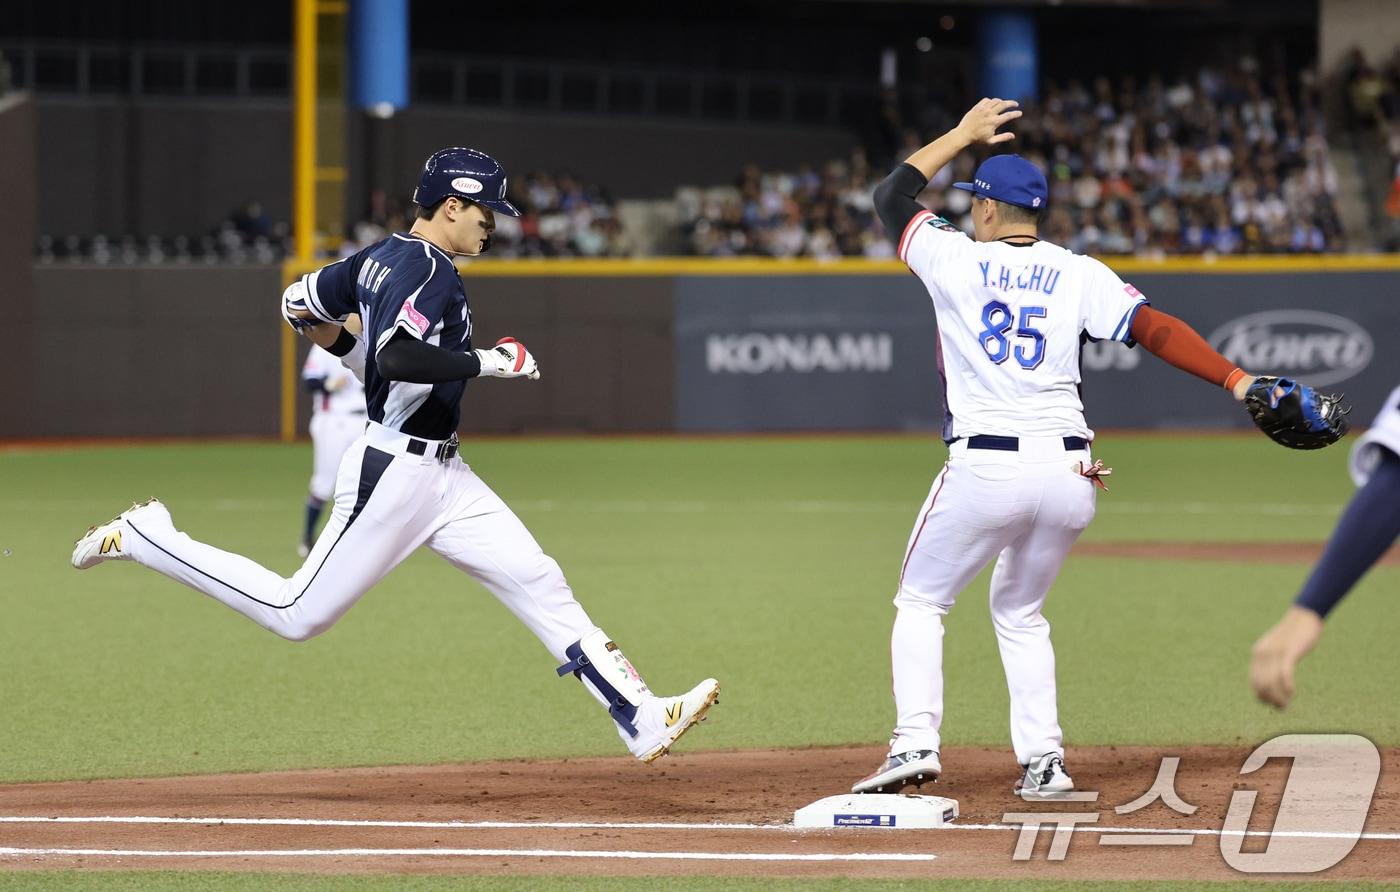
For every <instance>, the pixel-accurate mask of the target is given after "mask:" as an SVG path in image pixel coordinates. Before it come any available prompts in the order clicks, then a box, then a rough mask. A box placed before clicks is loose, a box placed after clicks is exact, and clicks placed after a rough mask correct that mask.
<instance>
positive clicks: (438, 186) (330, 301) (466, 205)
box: [73, 148, 719, 762]
mask: <svg viewBox="0 0 1400 892" xmlns="http://www.w3.org/2000/svg"><path fill="white" fill-rule="evenodd" d="M413 200H414V201H415V202H416V203H417V205H418V215H417V217H418V218H417V220H416V221H415V223H414V226H413V229H412V231H411V232H409V233H406V234H405V233H395V234H393V235H391V236H389V237H388V238H385V239H383V240H381V241H379V242H376V243H375V244H373V245H371V246H369V247H368V248H365V249H364V250H362V251H359V252H357V253H356V254H354V255H352V256H350V257H348V258H345V259H344V260H341V261H338V262H336V263H332V264H330V265H329V266H326V267H323V268H322V269H320V270H318V271H316V272H314V273H311V274H310V275H307V276H303V277H302V278H301V279H300V280H298V281H297V282H295V283H293V284H292V285H291V286H290V287H288V288H287V290H286V291H285V292H284V293H283V296H282V313H283V317H284V318H285V319H286V320H287V322H288V323H289V324H290V325H292V327H293V328H295V329H297V330H299V331H303V332H309V333H310V334H311V336H312V337H313V338H314V339H315V341H316V342H317V343H320V344H325V345H329V349H330V352H331V353H333V354H335V355H337V356H343V357H346V358H347V359H346V361H347V364H348V365H350V366H351V367H352V368H353V367H358V368H360V369H362V374H363V377H364V383H365V392H366V394H367V407H368V413H369V414H368V419H369V423H368V426H367V428H366V430H365V432H364V434H363V435H362V436H361V437H360V438H359V439H358V440H356V441H355V443H354V445H353V446H351V448H350V450H349V452H347V453H346V455H345V458H344V460H343V461H342V462H341V463H340V470H339V473H338V476H337V478H336V486H335V505H334V508H333V509H332V511H331V517H330V520H329V521H328V522H327V523H326V527H325V529H324V530H322V531H321V535H320V537H319V538H318V539H317V540H316V544H315V546H314V547H313V548H312V549H311V554H310V555H309V556H308V557H307V559H306V562H305V563H304V564H303V565H302V567H301V569H300V570H298V571H296V573H294V574H293V575H292V577H291V578H290V579H287V578H283V577H281V576H279V575H277V574H276V573H273V572H272V571H271V570H268V569H266V568H264V567H262V566H259V565H258V564H256V563H254V562H253V561H251V560H249V559H247V558H245V557H241V556H239V555H236V554H230V553H229V552H226V551H221V550H220V549H218V548H215V547H213V546H212V545H206V544H204V543H202V542H197V541H195V540H194V539H192V538H190V537H189V536H187V535H186V534H184V533H182V532H180V531H179V530H178V529H176V527H175V524H174V522H173V521H172V520H171V517H170V512H169V511H167V510H166V508H165V506H164V505H162V504H161V503H160V502H158V501H155V500H152V501H150V502H147V503H146V504H144V505H138V506H133V507H132V508H131V509H130V510H128V511H125V512H123V513H122V514H121V515H119V516H118V517H116V518H114V519H113V520H111V521H108V522H107V523H104V524H99V525H98V526H95V527H93V528H92V529H90V530H89V531H88V532H87V533H86V534H85V535H84V536H83V537H82V538H81V539H79V540H78V542H77V545H76V547H75V548H74V550H73V566H74V567H76V568H78V569H80V570H81V569H87V568H89V567H92V566H95V565H97V564H98V563H101V562H103V561H110V560H122V561H134V562H136V563H138V564H141V565H143V566H146V567H149V568H151V569H152V570H155V571H157V572H159V573H163V574H164V575H166V576H168V577H170V578H171V579H174V580H176V581H177V582H181V583H184V584H185V585H187V586H189V587H190V588H193V589H195V590H196V591H200V592H203V593H204V594H206V595H208V596H209V597H211V598H214V599H216V600H218V601H220V602H221V603H223V604H226V605H227V606H229V607H231V608H233V609H234V610H236V611H238V612H239V613H241V614H243V615H244V616H246V617H248V618H249V619H251V620H253V621H254V622H256V623H258V624H259V625H261V626H263V627H264V628H266V629H268V630H270V631H272V632H275V633H276V634H278V635H281V636H282V637H284V638H287V639H290V640H293V641H302V640H305V639H307V638H310V637H312V636H313V635H319V634H320V633H322V632H324V631H326V630H327V629H329V628H330V627H331V626H332V625H333V624H334V623H335V622H336V620H338V619H339V618H340V617H341V616H342V615H344V613H345V612H346V611H347V610H349V609H350V608H351V607H352V606H354V604H355V602H356V601H358V600H359V599H360V597H361V596H362V595H363V594H364V593H365V592H367V591H368V590H369V589H370V588H371V587H372V586H373V585H374V584H375V583H376V582H378V581H379V580H380V579H382V578H383V577H384V576H385V574H387V573H388V572H389V571H390V570H392V569H393V568H394V567H396V566H397V565H398V564H399V563H400V562H402V561H403V560H404V558H406V557H408V556H409V555H410V554H412V553H413V552H414V551H416V550H417V549H418V548H419V547H420V546H426V547H427V548H429V549H430V550H432V551H434V552H436V553H437V554H439V555H441V556H442V557H443V558H444V559H445V560H447V561H448V562H449V563H451V564H452V565H454V566H456V567H457V568H459V569H460V570H462V571H463V572H465V573H466V574H468V575H469V576H471V577H472V578H473V579H475V580H476V581H477V582H479V583H481V584H482V585H483V586H485V588H486V589H487V590H488V591H490V592H491V593H492V594H493V595H495V596H496V598H498V599H499V600H500V601H501V603H502V604H504V605H505V606H506V607H507V608H509V609H510V611H511V612H512V613H514V614H515V616H516V617H517V618H518V619H520V621H521V622H523V623H524V624H525V625H526V626H527V627H528V628H529V629H530V631H531V632H533V633H534V634H535V636H536V637H538V638H539V640H540V642H541V643H542V644H544V646H545V648H546V649H547V650H548V651H549V652H550V654H552V655H553V656H554V658H555V660H556V661H558V663H559V664H560V665H559V667H558V670H557V671H558V674H559V675H560V676H564V675H570V674H572V675H574V676H575V677H576V678H578V679H580V680H581V681H582V682H583V686H584V688H585V689H586V690H587V691H588V692H589V693H590V694H592V695H593V696H594V697H595V698H596V699H597V700H598V702H599V703H600V704H601V705H602V706H603V707H604V708H605V709H606V710H607V712H608V714H609V715H610V716H611V718H612V720H613V722H614V723H615V724H616V726H617V731H618V734H619V736H621V738H622V740H623V742H624V743H625V744H626V745H627V748H628V749H629V750H630V751H631V753H632V754H633V755H634V756H636V757H637V758H638V759H640V760H642V761H643V762H651V761H652V760H654V759H656V758H658V757H659V756H663V755H665V754H666V752H667V751H668V750H669V749H670V747H671V745H672V744H674V743H675V741H676V740H677V738H679V737H680V736H681V734H683V733H684V732H685V731H686V729H687V728H690V727H691V726H693V725H694V724H695V723H696V722H698V721H700V720H701V719H702V718H704V716H705V714H706V712H707V711H708V710H709V709H710V707H711V706H712V705H713V704H714V703H715V701H716V699H717V698H718V696H719V683H718V682H717V681H715V680H714V679H713V678H708V679H705V680H704V681H702V682H700V684H698V685H696V686H695V687H694V688H692V689H691V690H690V691H688V692H687V693H685V694H682V695H680V696H677V697H658V696H656V695H655V694H653V693H652V692H651V690H650V689H649V688H648V687H647V685H646V683H645V682H643V681H642V678H641V676H640V675H639V674H638V673H637V670H636V669H635V668H633V666H632V664H631V663H630V662H629V661H628V660H627V658H626V657H624V656H623V654H622V652H621V651H620V650H619V649H618V647H617V645H616V644H614V643H613V642H612V640H611V639H609V637H608V636H607V634H605V633H604V632H603V631H602V630H601V629H599V628H598V626H597V625H596V624H594V622H593V620H592V619H590V618H589V616H588V614H587V613H586V612H584V609H583V607H582V606H581V605H580V604H579V602H578V601H577V600H576V599H575V598H574V593H573V591H572V590H571V589H570V588H569V585H568V583H567V582H566V581H565V580H564V574H563V573H562V572H561V571H560V569H559V565H558V564H557V563H556V562H555V561H554V560H553V559H552V558H550V557H549V556H548V555H546V554H545V553H544V552H543V551H541V550H540V546H539V545H538V544H537V543H536V542H535V539H534V537H533V536H531V535H530V531H529V530H527V529H526V528H525V525H524V524H523V523H521V522H520V519H519V518H518V517H516V516H515V514H514V512H512V511H511V510H510V508H509V507H507V506H506V504H505V503H504V502H503V501H501V499H500V497H498V496H497V495H496V494H495V493H494V492H492V491H491V488H490V487H489V486H487V485H486V483H485V481H483V480H482V479H481V478H480V477H478V476H477V475H476V473H475V472H473V471H472V469H471V468H470V467H468V466H467V465H466V464H464V463H463V462H462V461H461V460H460V459H459V458H458V457H457V447H458V440H457V434H456V430H457V427H458V424H459V423H460V420H461V419H460V416H461V399H462V394H463V391H464V390H465V388H466V386H467V382H468V381H469V380H470V379H472V378H481V377H496V378H527V379H529V378H538V377H539V369H538V366H537V364H536V362H535V358H534V357H533V356H531V355H530V353H529V351H528V350H526V349H525V346H524V345H523V344H521V343H519V342H518V341H515V340H513V339H510V338H506V339H503V340H502V341H500V342H498V344H497V345H496V346H495V347H494V348H492V349H487V350H481V349H476V350H474V349H472V346H471V332H472V317H471V311H470V309H469V307H468V305H467V297H466V292H465V289H464V288H463V285H462V279H461V277H460V276H459V275H458V273H457V270H456V269H455V268H454V266H453V263H452V258H453V255H459V256H468V257H471V256H476V255H478V254H481V253H482V252H483V251H485V250H486V249H487V248H488V247H489V245H490V239H491V232H492V230H493V229H494V228H495V217H494V214H495V213H496V212H499V213H504V214H510V215H512V216H519V213H520V212H519V211H518V210H516V208H515V206H514V205H513V204H511V203H510V202H509V201H507V200H506V174H505V171H504V170H503V169H502V168H501V165H500V164H499V163H498V162H497V161H496V160H495V159H494V158H492V157H491V156H489V155H486V154H484V153H482V152H478V151H476V150H473V149H464V148H451V149H444V150H442V151H440V152H437V153H435V154H434V155H433V156H432V157H431V158H429V159H428V162H427V164H426V165H425V166H424V168H423V172H422V175H421V177H420V179H419V185H418V189H417V190H416V191H415V192H414V195H413ZM352 316H353V317H358V318H359V319H360V320H362V323H363V335H364V336H363V338H356V337H354V336H353V335H352V334H351V333H350V331H348V330H346V329H345V328H344V327H343V326H344V324H345V323H347V322H348V321H349V320H350V319H351V317H352Z"/></svg>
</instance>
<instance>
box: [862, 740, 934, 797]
mask: <svg viewBox="0 0 1400 892" xmlns="http://www.w3.org/2000/svg"><path fill="white" fill-rule="evenodd" d="M942 773H943V764H942V763H941V762H939V761H938V753H936V752H934V751H933V750H910V751H909V752H907V753H891V754H890V755H889V756H888V757H887V758H886V759H885V761H884V762H883V763H881V765H880V767H879V768H877V769H875V771H874V772H873V773H871V774H869V775H867V776H866V777H863V778H861V779H860V780H858V781H856V782H855V783H854V784H852V785H851V792H852V793H898V792H899V791H900V790H901V789H903V788H904V787H906V786H909V785H911V784H912V785H914V786H919V785H921V784H925V783H930V782H932V781H936V780H938V776H939V775H940V774H942Z"/></svg>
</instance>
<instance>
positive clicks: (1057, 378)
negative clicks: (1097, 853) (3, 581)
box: [852, 99, 1345, 799]
mask: <svg viewBox="0 0 1400 892" xmlns="http://www.w3.org/2000/svg"><path fill="white" fill-rule="evenodd" d="M1016 106H1017V103H1016V102H1014V101H1011V100H1001V99H984V100H982V101H981V102H979V103H978V104H977V105H976V106H974V107H973V108H972V109H971V110H970V111H969V112H968V113H967V115H966V116H964V118H963V119H962V121H961V122H960V123H959V125H958V126H957V127H955V128H953V129H952V130H950V131H949V132H948V133H946V134H944V135H943V136H941V137H939V138H938V139H936V140H934V141H933V142H932V143H930V144H929V145H927V146H925V147H923V148H922V149H920V150H918V151H917V152H915V153H914V154H912V155H910V156H909V158H908V160H907V161H906V162H905V163H903V164H901V165H899V166H898V167H896V168H895V169H894V170H893V171H892V172H891V173H890V175H889V176H888V177H886V178H885V180H884V181H883V182H881V183H880V185H879V187H878V188H877V189H876V190H875V208H876V211H877V212H878V213H879V215H880V218H881V220H882V222H883V223H884V225H885V228H886V230H887V231H888V232H889V234H890V237H891V238H892V239H894V240H895V241H896V243H897V244H898V254H899V258H900V260H902V261H904V262H905V263H906V264H907V265H908V267H909V269H910V271H911V272H912V273H914V275H916V276H918V277H919V280H920V281H921V282H922V283H923V284H924V286H925V287H926V288H927V290H928V293H929V297H930V299H931V301H932V303H933V307H934V309H935V311H936V315H937V322H938V339H937V341H936V342H935V343H934V344H932V345H930V346H931V348H932V349H933V350H934V351H935V352H936V354H937V358H938V371H939V375H940V377H941V378H942V384H943V390H944V393H943V404H944V408H945V412H946V418H945V424H944V428H943V439H944V441H945V442H946V443H947V444H948V461H947V463H946V464H945V465H944V466H943V469H942V471H941V472H940V473H939V474H938V476H937V478H936V479H935V480H934V481H933V483H932V485H931V486H930V489H929V493H928V497H927V498H926V499H925V500H924V504H923V507H922V508H921V509H920V511H919V515H918V517H917V518H916V519H915V523H914V528H913V531H912V532H911V534H910V536H909V542H908V545H907V547H906V548H905V552H904V559H903V561H902V563H901V567H900V574H899V581H898V584H897V586H896V594H895V599H894V603H895V606H896V607H897V608H898V609H897V612H896V615H895V621H894V630H893V632H892V634H891V642H890V654H891V662H892V667H893V672H892V674H893V676H894V698H895V710H896V721H895V727H894V734H893V738H892V739H891V740H890V748H889V751H888V755H887V757H886V758H885V760H884V761H883V762H882V763H881V764H880V766H879V767H878V768H876V769H875V771H873V772H872V773H871V774H870V775H868V776H867V777H865V778H862V779H861V780H859V781H857V782H856V783H855V784H854V786H853V787H852V790H853V792H857V793H868V792H897V791H898V790H899V789H900V788H902V787H904V786H905V785H908V784H916V785H917V784H920V783H923V782H925V781H933V780H936V779H937V778H938V777H939V775H940V774H941V772H942V770H943V766H942V762H941V760H940V756H939V748H940V746H941V743H942V738H941V736H940V726H941V724H942V720H943V617H944V616H945V615H946V614H947V613H948V611H949V610H951V609H952V607H953V603H954V601H955V600H956V599H957V597H958V595H959V593H960V592H961V590H962V589H963V588H964V587H965V586H967V584H968V583H970V582H971V581H972V579H973V578H974V577H975V576H976V575H977V574H978V573H979V572H981V571H982V570H983V569H984V568H985V567H987V566H988V565H992V564H994V565H995V567H994V569H993V571H992V579H991V592H990V594H991V598H990V602H991V612H992V624H993V626H994V628H995V630H996V636H997V645H998V648H999V650H1000V652H1001V660H1002V667H1003V668H1004V669H1005V672H1006V684H1007V689H1008V691H1009V693H1010V700H1011V714H1010V720H1011V721H1010V724H1011V743H1012V748H1013V750H1014V751H1015V755H1016V761H1017V763H1018V764H1019V766H1020V769H1019V771H1018V772H1017V778H1018V779H1017V782H1016V786H1015V791H1016V793H1017V794H1018V795H1019V796H1021V797H1022V798H1023V799H1047V798H1055V797H1058V796H1062V795H1064V794H1067V793H1069V792H1070V791H1072V790H1073V788H1074V784H1073V782H1072V781H1071V779H1070V776H1069V773H1068V771H1067V769H1066V767H1065V759H1064V739H1063V734H1062V731H1061V728H1060V722H1059V714H1058V707H1057V703H1056V699H1057V697H1056V687H1055V652H1054V649H1053V647H1052V646H1051V643H1050V624H1049V622H1048V621H1047V620H1046V619H1045V616H1044V614H1043V613H1042V608H1043V607H1044V604H1045V599H1046V597H1047V596H1048V595H1049V592H1050V587H1051V585H1052V584H1053V583H1054V581H1055V577H1056V575H1057V574H1058V573H1059V570H1060V567H1061V565H1062V564H1063V563H1064V560H1065V557H1066V556H1067V555H1068V554H1069V551H1070V549H1071V547H1072V546H1073V545H1074V542H1075V540H1076V539H1077V538H1078V537H1079V534H1080V533H1081V532H1083V531H1084V529H1085V527H1087V526H1088V524H1089V522H1090V521H1091V520H1092V519H1093V517H1094V511H1095V507H1096V496H1097V492H1096V487H1100V488H1105V489H1106V488H1107V487H1106V486H1104V484H1103V478H1104V477H1105V476H1107V474H1108V473H1109V471H1108V469H1107V468H1104V466H1103V463H1102V461H1100V460H1095V459H1094V458H1093V457H1092V455H1091V447H1092V445H1093V441H1094V432H1093V430H1092V429H1091V428H1090V427H1089V425H1088V422H1087V421H1086V419H1085V417H1084V404H1083V401H1082V400H1081V398H1080V390H1079V387H1080V367H1079V354H1080V350H1081V347H1082V345H1083V343H1084V342H1085V341H1086V340H1089V339H1095V340H1115V341H1120V342H1122V343H1124V344H1126V345H1128V346H1130V347H1131V346H1134V345H1135V344H1141V345H1142V346H1143V347H1144V348H1145V349H1146V350H1148V351H1149V352H1151V353H1153V354H1155V355H1157V356H1158V357H1160V358H1162V359H1163V360H1165V361H1167V362H1168V363H1170V364H1172V365H1174V366H1176V367H1177V368H1180V369H1182V370H1183V371H1186V372H1189V373H1191V374H1193V375H1197V376H1198V377H1201V378H1203V379H1205V380H1206V381H1209V382H1211V383H1212V384H1214V385H1215V386H1217V387H1221V388H1224V389H1225V390H1226V391H1228V392H1230V393H1232V394H1233V395H1234V397H1235V398H1236V399H1239V400H1244V401H1245V402H1246V405H1247V406H1249V408H1250V412H1251V414H1253V415H1254V416H1255V420H1256V423H1257V424H1259V425H1260V426H1261V428H1263V429H1264V430H1265V431H1266V433H1269V434H1270V436H1273V437H1274V438H1275V439H1277V440H1278V441H1279V442H1283V443H1284V444H1285V445H1296V447H1297V448H1315V447H1316V446H1321V445H1326V443H1327V442H1331V441H1332V440H1335V438H1336V437H1337V436H1340V435H1341V433H1342V432H1344V431H1345V425H1344V424H1342V423H1341V421H1340V415H1339V413H1342V412H1344V410H1342V409H1340V408H1339V407H1338V406H1337V405H1336V402H1335V400H1334V399H1333V398H1330V397H1329V398H1322V397H1319V396H1318V395H1317V394H1315V393H1314V392H1313V391H1312V390H1311V389H1310V388H1307V387H1304V386H1303V385H1300V384H1297V383H1296V382H1292V381H1287V380H1284V379H1277V378H1272V377H1269V378H1259V379H1256V378H1254V377H1253V376H1251V375H1249V374H1247V373H1246V372H1244V371H1243V370H1242V369H1238V368H1235V367H1234V364H1233V363H1231V362H1229V361H1228V360H1226V359H1225V358H1224V357H1223V356H1221V355H1220V354H1219V353H1217V352H1216V351H1215V350H1213V349H1212V348H1211V347H1210V346H1209V345H1208V344H1207V343H1206V342H1205V340H1204V339H1203V338H1201V336H1200V335H1199V334H1198V333H1197V332H1196V331H1195V330H1193V329H1192V328H1191V327H1190V326H1189V325H1187V324H1186V323H1185V322H1183V321H1181V320H1180V319H1177V318H1175V317H1173V316H1169V315H1167V314H1166V313H1163V312H1161V311H1160V310H1157V309H1155V308H1153V307H1151V306H1149V305H1148V300H1147V297H1146V296H1144V295H1143V294H1142V293H1141V292H1139V291H1138V289H1137V288H1135V287H1133V286H1132V285H1130V284H1129V283H1127V282H1124V281H1123V280H1122V279H1120V278H1119V277H1118V276H1117V275H1115V274H1114V272H1113V271H1112V270H1110V269H1109V268H1108V267H1107V266H1105V265H1104V264H1103V263H1101V262H1099V261H1098V260H1095V259H1094V258H1092V257H1085V256H1081V255H1076V254H1073V253H1071V252H1070V251H1068V250H1066V249H1064V248H1062V247H1060V246H1058V245H1054V244H1051V243H1050V242H1047V241H1044V240H1043V239H1041V238H1040V236H1039V234H1038V231H1039V229H1038V227H1039V220H1040V215H1041V212H1042V211H1043V210H1044V209H1045V205H1046V202H1047V201H1048V199H1049V191H1048V188H1047V184H1046V180H1045V175H1044V173H1042V172H1041V171H1040V169H1039V168H1037V167H1036V166H1035V165H1034V164H1032V163H1030V162H1029V161H1026V160H1025V159H1023V158H1021V157H1019V156H1017V155H996V156H993V157H991V158H988V159H987V160H986V161H984V162H983V163H982V164H981V165H980V166H979V167H978V168H977V171H976V173H975V175H974V177H973V181H972V182H970V183H955V184H954V185H955V186H956V187H957V188H959V189H963V190H966V191H968V192H971V193H972V219H973V229H974V236H975V237H974V238H968V237H967V235H965V234H964V233H963V232H962V231H961V230H959V229H958V227H956V226H954V225H953V224H951V223H949V222H948V221H947V220H944V219H943V218H941V217H939V216H937V215H936V214H934V213H933V212H931V211H929V210H928V209H926V208H924V207H923V206H922V205H920V204H919V203H918V201H917V200H916V198H917V196H918V195H919V194H920V193H921V192H923V191H924V189H925V188H927V186H928V183H929V180H930V179H931V178H932V177H933V176H934V175H935V174H936V173H938V171H939V170H940V169H942V168H943V167H944V166H945V165H947V164H948V163H949V162H951V161H952V160H953V159H954V158H955V157H956V156H957V155H958V154H959V153H960V152H962V151H964V150H965V149H967V148H969V147H971V146H973V145H977V144H983V145H998V144H1001V143H1004V142H1006V141H1007V140H1010V139H1011V138H1012V134H1011V133H1010V132H998V131H999V129H1000V128H1001V127H1002V125H1005V124H1008V123H1010V122H1011V121H1014V120H1015V119H1016V118H1018V117H1020V116H1021V112H1020V111H1019V110H1018V109H1017V107H1016ZM1314 428H1315V429H1314Z"/></svg>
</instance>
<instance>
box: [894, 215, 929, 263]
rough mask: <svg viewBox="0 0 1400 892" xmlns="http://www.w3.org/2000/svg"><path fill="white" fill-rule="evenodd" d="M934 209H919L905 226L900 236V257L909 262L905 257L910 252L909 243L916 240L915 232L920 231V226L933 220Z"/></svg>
mask: <svg viewBox="0 0 1400 892" xmlns="http://www.w3.org/2000/svg"><path fill="white" fill-rule="evenodd" d="M933 217H934V213H933V211H919V212H918V213H917V214H915V215H914V216H913V218H911V219H910V220H909V222H908V223H907V224H905V226H904V233H903V234H902V235H900V237H899V251H898V254H899V259H900V260H902V261H904V262H905V263H908V262H909V261H908V260H906V259H905V258H906V257H907V256H908V254H909V245H910V243H912V242H913V241H914V233H916V232H918V229H919V226H920V225H922V224H924V223H927V222H928V221H929V220H932V219H933Z"/></svg>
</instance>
